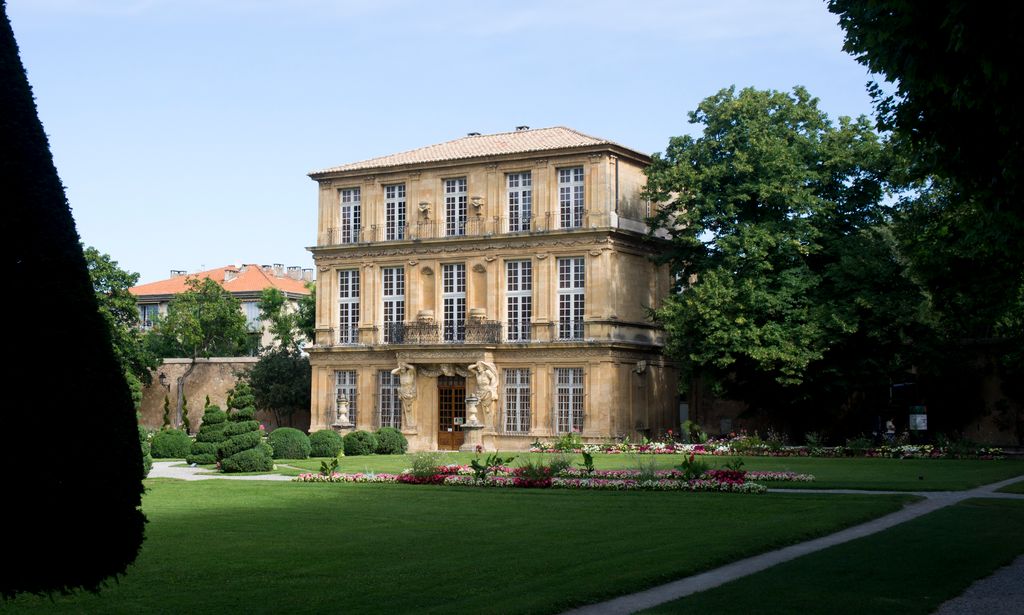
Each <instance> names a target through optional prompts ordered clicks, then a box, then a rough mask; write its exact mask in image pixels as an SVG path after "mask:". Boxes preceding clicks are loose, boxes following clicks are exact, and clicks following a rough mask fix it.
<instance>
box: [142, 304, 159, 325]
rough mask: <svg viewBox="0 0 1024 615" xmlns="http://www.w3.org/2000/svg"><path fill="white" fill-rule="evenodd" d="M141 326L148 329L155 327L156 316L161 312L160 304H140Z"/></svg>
mask: <svg viewBox="0 0 1024 615" xmlns="http://www.w3.org/2000/svg"><path fill="white" fill-rule="evenodd" d="M138 307H139V327H140V328H141V329H143V330H146V331H148V330H149V329H152V328H153V324H154V323H155V322H156V317H157V316H158V315H159V314H160V304H158V303H143V304H140V305H139V306H138Z"/></svg>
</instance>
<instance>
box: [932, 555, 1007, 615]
mask: <svg viewBox="0 0 1024 615" xmlns="http://www.w3.org/2000/svg"><path fill="white" fill-rule="evenodd" d="M976 613H985V615H1024V555H1021V556H1020V557H1018V558H1017V559H1015V560H1013V563H1012V564H1010V565H1009V566H1006V567H1003V568H1000V569H999V570H997V571H996V572H995V574H993V575H992V576H990V577H986V578H984V579H980V580H978V581H975V582H974V583H973V584H972V585H971V586H970V587H968V588H967V591H965V592H964V593H963V594H961V595H960V596H958V597H956V598H953V599H952V600H947V601H946V602H943V603H942V604H941V605H939V609H938V610H937V611H935V615H975V614H976Z"/></svg>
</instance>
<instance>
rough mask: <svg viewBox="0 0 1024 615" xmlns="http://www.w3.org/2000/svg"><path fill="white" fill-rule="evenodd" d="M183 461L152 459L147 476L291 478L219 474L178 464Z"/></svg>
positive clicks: (182, 478) (284, 477) (284, 478)
mask: <svg viewBox="0 0 1024 615" xmlns="http://www.w3.org/2000/svg"><path fill="white" fill-rule="evenodd" d="M182 463H184V462H183V461H154V462H153V469H152V470H150V471H149V478H177V479H180V480H209V479H218V478H219V479H222V480H284V481H288V480H291V479H292V477H291V476H282V475H280V474H247V475H245V476H238V475H237V474H221V473H219V472H213V471H211V470H209V469H207V468H198V467H197V468H191V467H188V466H182V467H174V466H180V465H181V464H182Z"/></svg>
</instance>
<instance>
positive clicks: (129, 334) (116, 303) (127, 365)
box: [85, 247, 159, 384]
mask: <svg viewBox="0 0 1024 615" xmlns="http://www.w3.org/2000/svg"><path fill="white" fill-rule="evenodd" d="M85 262H86V265H87V267H88V268H89V278H90V279H91V280H92V287H93V292H94V293H95V294H96V303H97V304H98V305H99V309H100V314H101V315H102V316H103V320H104V321H106V323H107V329H108V330H109V331H110V338H111V340H112V341H113V344H114V352H115V353H116V354H117V357H118V359H120V361H121V365H123V366H124V369H125V372H126V376H128V378H129V382H132V381H136V382H140V383H144V384H149V383H150V381H151V380H152V375H151V370H152V369H153V368H155V367H156V366H157V365H158V363H159V361H158V359H157V357H156V356H155V355H154V354H153V353H152V352H150V351H149V349H148V348H147V347H146V344H145V341H144V339H143V336H142V333H141V332H140V331H139V312H138V309H137V308H136V304H135V296H134V295H132V294H131V292H130V291H129V289H130V288H131V287H132V286H135V284H136V283H138V281H139V274H137V273H133V272H130V271H126V270H124V269H121V267H119V266H118V264H117V261H115V260H113V259H111V258H110V255H108V254H103V253H102V252H100V251H99V250H97V249H96V248H93V247H86V248H85Z"/></svg>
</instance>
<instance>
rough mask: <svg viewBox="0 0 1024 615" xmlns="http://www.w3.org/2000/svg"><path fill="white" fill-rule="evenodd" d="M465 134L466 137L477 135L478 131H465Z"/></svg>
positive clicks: (478, 134)
mask: <svg viewBox="0 0 1024 615" xmlns="http://www.w3.org/2000/svg"><path fill="white" fill-rule="evenodd" d="M466 136H467V137H479V136H480V133H479V132H467V133H466Z"/></svg>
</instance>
